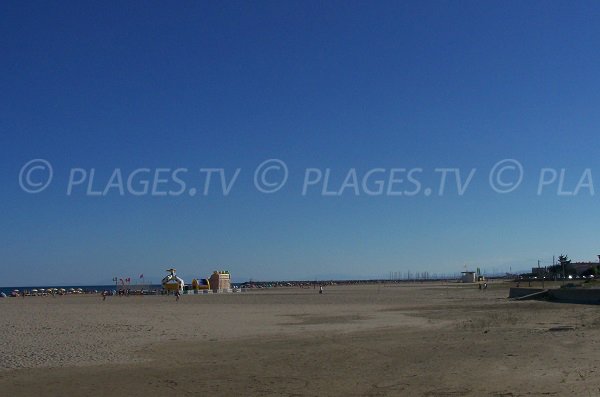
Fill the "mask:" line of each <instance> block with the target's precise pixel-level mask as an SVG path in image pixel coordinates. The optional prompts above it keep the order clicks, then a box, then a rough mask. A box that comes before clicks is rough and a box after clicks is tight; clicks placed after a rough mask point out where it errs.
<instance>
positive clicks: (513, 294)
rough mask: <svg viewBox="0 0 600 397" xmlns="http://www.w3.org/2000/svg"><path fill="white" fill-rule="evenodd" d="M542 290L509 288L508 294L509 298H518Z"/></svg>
mask: <svg viewBox="0 0 600 397" xmlns="http://www.w3.org/2000/svg"><path fill="white" fill-rule="evenodd" d="M542 291H543V289H542V288H511V289H510V291H509V292H508V297H509V298H520V297H522V296H527V295H531V294H535V293H536V292H542Z"/></svg>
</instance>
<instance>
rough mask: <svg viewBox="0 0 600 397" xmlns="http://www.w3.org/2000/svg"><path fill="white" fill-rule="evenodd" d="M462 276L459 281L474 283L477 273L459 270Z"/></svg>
mask: <svg viewBox="0 0 600 397" xmlns="http://www.w3.org/2000/svg"><path fill="white" fill-rule="evenodd" d="M461 274H462V276H461V278H460V281H461V282H463V283H475V282H477V275H476V274H475V272H461Z"/></svg>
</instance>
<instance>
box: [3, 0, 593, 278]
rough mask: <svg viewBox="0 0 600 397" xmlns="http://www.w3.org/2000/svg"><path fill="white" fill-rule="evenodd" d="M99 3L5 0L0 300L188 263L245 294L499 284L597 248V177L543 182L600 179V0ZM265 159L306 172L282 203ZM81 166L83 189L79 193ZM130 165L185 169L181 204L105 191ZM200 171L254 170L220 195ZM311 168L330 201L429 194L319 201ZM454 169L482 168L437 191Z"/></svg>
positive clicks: (297, 173) (291, 171) (295, 175)
mask: <svg viewBox="0 0 600 397" xmlns="http://www.w3.org/2000/svg"><path fill="white" fill-rule="evenodd" d="M83 3H84V2H79V1H78V2H60V3H52V2H39V3H38V2H33V1H32V2H21V1H18V2H17V1H14V2H12V1H4V2H2V3H0V55H1V56H0V67H1V77H0V79H1V80H0V81H1V84H0V92H1V94H0V116H1V117H0V148H1V150H2V153H1V154H2V155H1V156H0V165H1V167H2V168H1V169H2V173H0V186H1V187H2V189H1V191H0V192H1V193H0V201H1V203H2V205H1V206H0V220H1V223H0V241H1V243H0V247H1V248H0V269H1V270H2V272H1V274H2V275H1V276H0V286H12V285H37V284H46V285H48V284H64V283H77V284H79V283H88V284H95V283H104V282H110V280H111V279H112V277H114V276H118V277H124V276H129V277H132V278H137V277H138V275H139V274H140V273H144V274H145V275H146V277H149V278H152V279H153V280H154V281H158V280H159V277H162V275H163V273H164V269H166V268H168V267H171V266H173V267H176V268H177V269H178V270H179V273H180V274H181V275H182V276H184V277H188V278H189V277H192V276H202V275H208V274H209V273H210V272H211V271H212V270H215V269H228V270H230V271H231V272H232V274H233V276H234V278H235V279H236V280H238V281H245V280H247V279H249V278H253V279H255V280H260V279H298V278H307V279H314V278H328V277H369V278H370V277H388V276H389V272H390V271H400V272H405V271H407V270H411V271H413V272H414V271H429V272H439V273H443V272H448V273H453V272H458V271H461V270H462V269H463V265H464V264H467V266H468V267H470V268H475V267H481V268H482V269H486V271H488V272H489V271H492V270H494V269H495V270H496V271H504V270H508V269H509V268H510V267H512V268H513V270H515V269H527V268H528V267H531V266H534V265H535V264H536V263H537V260H538V259H539V260H542V264H546V265H549V264H551V260H552V255H558V254H560V253H567V254H568V255H569V256H570V257H571V258H572V259H575V260H592V259H594V258H595V257H596V254H599V253H600V247H599V246H598V233H597V230H598V217H597V214H598V213H599V211H598V209H599V208H600V197H598V195H600V179H599V180H598V181H597V183H596V185H597V186H595V190H598V192H596V191H594V192H593V193H594V194H591V193H592V192H591V191H590V190H591V189H589V188H585V187H584V188H582V189H580V191H579V192H578V194H577V195H566V194H557V190H558V183H555V184H551V183H548V185H547V186H546V185H544V186H543V189H542V192H541V194H539V195H538V194H537V191H538V187H539V177H540V172H541V169H542V168H547V167H549V168H553V169H556V170H557V172H560V169H562V168H564V169H565V170H566V171H565V183H564V186H563V188H564V189H563V190H562V191H573V190H574V187H575V185H576V184H577V183H578V181H579V180H580V177H581V176H582V175H583V174H584V173H585V170H586V169H590V173H591V174H590V175H591V176H592V177H593V178H600V167H599V160H598V150H599V149H600V145H599V143H600V138H599V134H598V133H599V126H600V112H599V111H598V109H600V74H599V73H598V71H599V70H600V51H598V43H599V42H600V23H599V21H600V4H599V3H598V2H586V1H578V2H568V1H564V2H555V1H540V2H533V1H528V2H522V1H501V2H500V1H498V2H491V1H485V2H482V1H473V2H468V1H461V2H456V1H444V2H442V1H432V2H424V1H415V2H396V1H394V2H383V1H381V2H348V1H340V2H321V1H319V2H317V1H306V2H305V1H298V2H291V1H290V2H287V1H272V2H253V3H251V2H245V1H241V2H216V1H215V2H192V1H190V2H177V3H176V4H173V3H166V2H159V1H156V2H138V3H131V2H113V3H110V2H96V3H95V4H93V3H87V2H86V3H87V4H83ZM34 159H44V160H46V161H47V162H48V163H49V164H51V166H52V170H53V178H52V180H51V183H50V184H49V185H48V187H47V188H46V189H44V190H43V191H41V192H39V193H35V194H34V193H28V192H26V191H24V190H23V188H22V186H21V185H22V183H21V182H22V180H21V179H20V172H21V170H22V167H24V165H25V164H26V163H28V162H29V161H30V160H34ZM268 159H279V160H281V161H283V162H284V163H285V164H286V165H287V168H288V175H289V178H288V179H287V181H286V184H285V185H284V186H283V187H282V188H281V189H280V190H279V191H277V192H275V193H272V194H265V193H262V192H260V191H259V190H258V189H257V188H256V187H255V185H254V182H253V175H254V172H255V170H256V168H257V166H258V165H259V164H261V163H262V162H263V161H265V160H268ZM504 159H514V160H517V161H518V162H519V163H520V164H521V165H522V167H523V179H522V184H521V185H519V186H518V188H516V189H515V190H514V191H512V192H510V193H506V194H499V193H496V192H495V191H494V190H493V189H492V188H491V186H490V184H489V180H488V179H489V178H488V174H489V173H490V172H491V170H492V169H493V167H494V164H496V163H497V162H498V161H501V160H504ZM73 168H79V169H80V170H79V171H75V174H73V175H74V176H76V177H77V178H79V177H80V176H82V175H84V174H85V175H86V180H85V182H82V183H79V184H72V185H73V186H71V188H72V190H71V194H68V192H67V190H68V187H69V183H70V181H71V182H73V181H74V179H70V178H71V176H72V175H71V172H72V171H71V170H72V169H73ZM117 168H118V169H119V170H120V171H119V172H121V173H122V175H123V179H127V177H128V175H131V173H133V172H134V171H135V170H136V169H138V168H145V169H149V170H151V172H155V170H156V169H169V170H174V169H177V168H185V169H187V172H184V173H182V174H179V175H180V176H181V179H183V180H184V182H185V193H184V194H172V195H167V196H159V197H156V195H153V194H150V193H147V194H131V193H132V192H131V190H132V189H130V188H129V187H128V186H125V188H124V190H125V191H124V194H123V195H121V194H120V191H119V188H118V187H116V188H115V187H114V186H113V188H111V189H109V190H108V192H107V194H106V195H100V196H98V195H93V194H92V195H90V194H88V189H87V183H88V182H89V179H90V170H91V169H94V170H95V171H94V173H95V174H94V179H93V181H92V189H91V190H92V191H103V190H104V188H105V186H106V185H107V184H109V181H110V180H111V176H112V175H113V172H114V170H115V169H117ZM201 168H220V169H223V172H224V175H225V177H226V181H229V180H230V179H231V177H232V176H233V175H234V173H235V172H236V170H237V169H238V168H239V169H240V172H239V175H238V177H237V179H236V180H235V183H234V184H233V185H232V187H231V190H230V192H229V194H227V195H225V194H223V193H222V191H221V190H220V187H219V185H217V184H216V183H217V182H220V178H219V176H220V174H214V175H213V177H212V183H213V184H212V185H210V186H211V189H210V190H209V191H208V194H206V195H204V194H203V191H202V189H203V186H204V185H203V184H204V182H205V180H206V178H205V175H204V174H202V173H201V172H200V169H201ZM307 168H314V169H319V170H320V171H321V172H322V173H325V170H326V169H327V168H329V169H330V179H329V181H328V183H329V187H328V188H327V189H329V190H331V191H337V190H338V189H339V187H340V186H341V185H342V183H343V181H344V179H345V178H346V175H347V174H348V172H349V170H351V169H355V170H356V173H357V175H358V178H359V180H360V178H361V177H362V176H364V174H365V173H366V172H368V171H369V170H371V169H373V168H382V169H384V171H385V172H381V174H376V175H379V177H382V176H383V175H388V174H389V170H390V169H392V168H406V169H412V168H419V169H422V172H420V173H417V174H415V175H416V176H417V177H418V178H417V179H418V180H419V182H420V183H421V186H420V187H419V189H416V185H411V184H406V183H404V185H399V186H400V188H399V190H406V191H408V190H418V193H417V194H415V195H414V196H408V195H406V194H405V195H402V196H397V195H388V194H381V195H376V196H373V195H369V194H365V190H364V189H363V187H362V186H359V187H358V193H359V194H358V195H356V194H355V193H356V190H355V188H353V187H351V188H349V189H346V190H344V191H343V192H342V193H343V194H341V195H339V196H333V195H322V194H321V193H322V191H323V184H322V183H320V182H315V183H314V184H310V185H307V186H306V188H307V189H306V192H305V193H306V194H304V195H303V194H302V191H303V186H304V183H305V176H306V169H307ZM436 168H454V169H459V170H460V171H461V178H462V179H461V180H465V179H466V177H467V176H468V174H469V172H470V170H471V169H476V172H475V174H474V175H473V178H472V180H471V182H470V184H469V185H468V189H467V190H466V191H465V192H464V194H462V195H460V194H459V193H458V191H457V189H456V186H455V185H449V186H448V187H447V188H446V190H445V191H444V192H443V193H442V194H440V192H439V189H437V187H438V184H439V179H440V173H436V172H435V171H434V170H435V169H436ZM81 170H84V171H81ZM513 171H515V170H514V169H513V170H512V171H511V170H508V171H507V172H506V173H504V174H503V176H502V177H501V178H500V181H501V182H503V183H505V184H506V183H507V180H508V179H510V178H511V177H512V176H514V175H512V174H511V172H512V173H514V172H513ZM24 172H25V174H27V172H26V170H25V171H24ZM161 172H162V171H161ZM277 172H278V171H277V170H271V171H269V172H268V173H267V174H268V175H267V176H266V177H265V180H266V181H267V182H269V183H273V181H275V179H276V178H277V177H278V174H277ZM386 173H387V174H386ZM25 174H23V173H21V176H23V175H25ZM28 175H29V177H30V178H29V181H30V182H33V183H35V184H37V185H36V186H39V184H40V183H42V182H43V177H44V174H43V171H40V169H39V168H37V169H34V170H33V171H31V173H30V174H28ZM138 175H142V176H143V175H146V174H138ZM148 175H149V174H148ZM148 175H146V176H148ZM153 175H154V174H153ZM167 176H168V178H167V179H168V180H169V182H168V183H167V184H162V185H161V186H163V188H164V187H165V186H170V188H173V189H172V191H176V190H178V187H179V186H180V185H178V184H176V183H175V182H176V181H174V180H173V178H172V177H171V176H172V175H171V174H170V173H169V172H167ZM77 178H76V180H77V181H79V179H77ZM384 179H386V180H387V178H384ZM376 180H377V178H375V177H373V178H372V179H369V180H368V181H367V183H368V184H371V185H372V183H373V181H376ZM405 180H406V178H405ZM448 180H451V181H454V174H450V176H448ZM116 181H117V182H118V180H116ZM351 181H352V180H351ZM113 182H115V180H113ZM138 182H139V181H138ZM453 183H454V182H453ZM117 185H118V183H117ZM402 186H404V187H402ZM192 187H193V188H195V189H197V191H198V192H199V193H198V194H195V195H194V194H193V193H192V192H189V190H190V189H191V188H192ZM413 188H414V189H413ZM426 188H430V189H432V192H433V193H432V194H431V195H428V194H426V192H425V189H426ZM327 189H325V190H327ZM159 190H160V189H159ZM163 190H164V189H163ZM136 191H139V190H136Z"/></svg>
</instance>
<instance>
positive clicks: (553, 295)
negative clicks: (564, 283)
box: [508, 288, 600, 304]
mask: <svg viewBox="0 0 600 397" xmlns="http://www.w3.org/2000/svg"><path fill="white" fill-rule="evenodd" d="M542 291H544V290H543V289H541V288H511V289H510V291H509V293H508V297H509V298H520V297H523V296H527V295H531V294H535V293H536V292H542ZM547 296H548V299H549V300H552V301H556V302H567V303H586V304H600V289H583V288H556V289H550V290H548V295H547Z"/></svg>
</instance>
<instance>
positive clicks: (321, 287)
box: [319, 285, 323, 294]
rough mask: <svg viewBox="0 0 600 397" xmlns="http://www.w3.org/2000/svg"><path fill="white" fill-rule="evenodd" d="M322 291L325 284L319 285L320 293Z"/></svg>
mask: <svg viewBox="0 0 600 397" xmlns="http://www.w3.org/2000/svg"><path fill="white" fill-rule="evenodd" d="M322 293H323V286H322V285H319V294H322Z"/></svg>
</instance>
